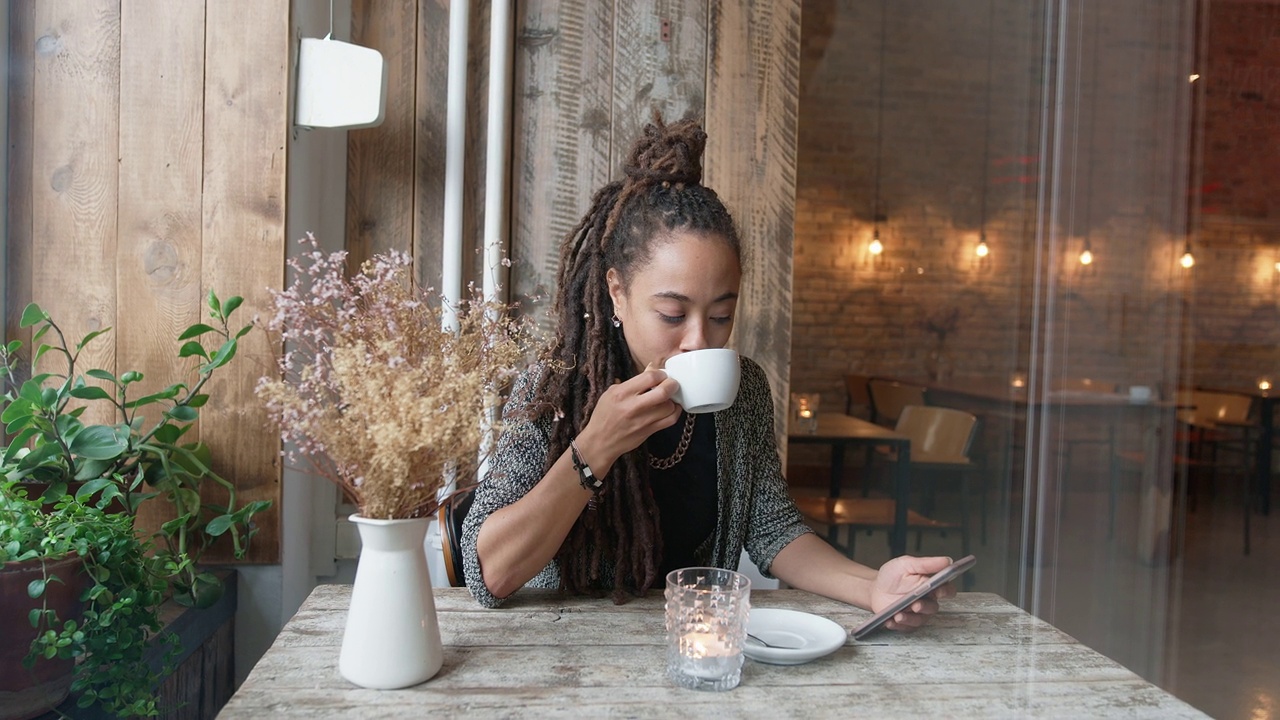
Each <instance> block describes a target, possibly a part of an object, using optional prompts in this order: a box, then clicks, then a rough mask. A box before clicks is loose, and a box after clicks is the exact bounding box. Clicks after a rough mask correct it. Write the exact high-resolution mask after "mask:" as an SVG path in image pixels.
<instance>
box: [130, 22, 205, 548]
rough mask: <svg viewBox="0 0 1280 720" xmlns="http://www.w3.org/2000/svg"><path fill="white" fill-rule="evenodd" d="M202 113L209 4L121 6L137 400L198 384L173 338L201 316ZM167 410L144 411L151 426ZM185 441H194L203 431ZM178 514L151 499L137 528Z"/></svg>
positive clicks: (150, 526) (133, 394)
mask: <svg viewBox="0 0 1280 720" xmlns="http://www.w3.org/2000/svg"><path fill="white" fill-rule="evenodd" d="M203 117H204V3H203V2H181V3H172V2H167V1H166V0H141V1H139V2H128V3H124V4H123V5H121V15H120V141H119V144H120V180H119V189H120V196H119V201H118V203H117V208H118V213H119V224H118V228H119V241H118V252H117V257H116V282H117V283H118V286H119V287H120V288H121V292H120V294H119V298H118V300H117V304H116V321H115V327H116V330H115V337H116V342H117V350H116V362H117V365H118V367H119V370H120V372H123V371H125V370H137V371H139V372H141V373H142V374H143V379H142V380H141V381H140V382H138V383H137V384H135V385H133V386H131V387H130V390H131V393H130V396H131V397H141V396H143V395H147V394H150V393H154V392H159V391H160V390H162V389H163V388H165V387H167V386H168V385H170V384H172V383H175V382H187V383H190V382H192V381H194V379H195V372H194V368H195V363H193V362H191V361H190V360H189V359H181V358H179V357H178V349H179V347H180V346H181V343H179V342H178V341H177V338H178V336H179V335H180V334H181V333H182V331H183V330H184V329H186V327H187V326H189V325H191V324H193V323H196V322H200V321H201V320H202V318H201V312H200V310H201V305H202V300H203V298H202V296H201V287H200V261H201V236H200V226H201V196H200V185H201V174H202V163H203V161H204V157H203V156H204V141H203V134H204V123H203ZM117 374H119V373H117ZM161 410H162V408H160V407H159V406H152V407H151V408H150V410H149V412H145V413H144V417H146V420H147V423H148V427H150V426H151V425H152V424H154V423H156V422H158V421H159V420H160V412H161ZM186 437H187V438H189V439H190V440H191V441H192V442H194V441H196V440H198V439H199V435H198V428H195V429H193V430H192V431H191V432H189V433H188V434H187V436H186ZM172 517H173V513H172V508H171V507H169V506H168V505H167V504H165V503H163V502H161V501H156V502H147V503H144V504H143V505H142V507H141V508H139V516H138V525H139V527H141V528H145V529H147V530H156V529H158V528H159V525H160V524H161V523H163V522H164V521H166V520H169V519H171V518H172Z"/></svg>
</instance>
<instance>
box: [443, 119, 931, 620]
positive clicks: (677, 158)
mask: <svg viewBox="0 0 1280 720" xmlns="http://www.w3.org/2000/svg"><path fill="white" fill-rule="evenodd" d="M705 145H706V134H705V133H704V132H703V131H702V129H701V128H700V127H699V126H698V125H697V124H696V123H695V122H694V121H691V120H685V121H681V122H678V123H674V124H671V125H663V124H662V122H661V121H660V120H659V121H656V123H655V124H653V125H649V126H647V127H646V128H645V133H644V136H643V137H642V138H640V139H639V140H638V141H637V143H636V145H635V146H634V147H633V148H632V151H631V153H630V155H629V159H628V161H627V163H626V165H625V166H624V170H625V173H626V177H625V179H624V180H621V181H616V182H613V183H610V184H608V185H606V186H605V187H604V188H603V189H601V190H600V191H599V192H598V193H596V196H595V198H594V200H593V202H592V207H591V209H590V211H589V212H588V213H587V215H586V216H585V217H584V218H583V220H582V222H581V223H580V224H579V225H578V227H577V228H575V229H574V230H573V232H571V233H570V234H569V236H568V237H567V238H566V240H565V243H564V247H563V248H562V250H561V271H560V279H559V295H558V297H557V301H556V306H555V307H556V313H557V316H558V321H559V328H558V334H557V337H556V342H555V344H554V346H553V348H552V362H550V363H547V364H544V365H541V366H538V367H536V368H533V369H531V370H530V371H528V372H526V373H525V375H524V376H523V377H522V378H520V380H519V381H518V382H517V383H516V386H515V388H514V389H513V391H512V394H511V399H510V400H509V401H508V404H507V408H506V410H505V414H504V416H505V428H504V431H503V435H502V438H501V440H500V441H499V444H498V448H497V451H496V452H495V454H494V457H493V458H492V459H491V461H490V470H489V473H488V475H487V476H486V478H485V481H484V482H483V483H482V484H481V485H480V486H479V487H478V488H477V490H476V494H475V501H474V504H473V505H472V507H471V510H470V512H469V513H468V515H467V518H466V522H465V525H464V528H463V556H464V562H465V570H466V576H467V585H468V586H469V587H470V588H471V591H472V593H473V594H474V595H475V596H476V598H477V599H478V600H479V601H480V602H481V603H483V604H485V605H489V606H492V605H496V604H498V603H499V602H500V601H501V599H502V598H505V597H506V596H508V595H510V594H511V593H513V592H515V591H516V590H517V589H519V588H520V587H522V586H524V585H526V584H529V585H532V586H537V587H561V586H563V587H564V588H565V589H566V590H567V591H569V592H571V593H603V592H610V591H611V592H612V593H613V595H614V599H615V601H616V602H622V601H623V600H624V599H625V597H627V596H628V595H640V594H643V593H645V591H647V590H648V589H649V588H651V587H655V586H661V585H662V583H663V581H664V579H665V574H666V573H667V572H668V571H670V570H672V569H675V568H679V567H688V566H699V565H709V566H716V567H724V568H731V569H732V568H736V567H737V563H738V559H739V557H740V555H741V552H742V549H743V548H744V547H745V548H746V549H747V551H748V552H749V554H750V556H751V558H752V560H753V561H754V562H755V563H756V565H757V566H758V567H759V568H760V570H761V571H762V572H764V573H766V574H768V575H772V576H774V577H777V578H779V579H781V580H783V581H784V582H786V583H787V584H789V585H791V586H793V587H797V588H801V589H804V590H808V591H810V592H814V593H817V594H820V595H824V596H826V597H830V598H835V599H838V600H842V601H845V602H848V603H851V604H854V605H858V606H860V607H863V608H867V609H871V610H879V609H880V608H883V607H886V606H888V605H889V604H891V603H892V602H893V600H894V599H896V598H897V597H900V596H901V595H902V594H903V593H905V592H906V591H909V590H910V589H912V588H914V587H916V586H917V585H918V584H919V583H920V582H921V581H922V579H923V578H924V577H927V576H928V575H931V574H933V573H934V572H937V571H938V570H941V569H942V568H943V567H945V566H946V565H947V563H948V560H947V559H946V558H911V557H903V558H898V559H896V560H892V561H890V562H888V563H886V564H885V565H884V566H883V567H882V568H881V569H880V570H879V571H878V572H877V571H876V570H873V569H871V568H868V567H866V566H864V565H860V564H858V563H855V562H853V561H852V560H849V559H848V558H846V557H844V556H843V555H841V554H840V553H838V552H836V551H835V550H834V549H833V548H831V546H830V545H828V544H827V543H826V542H824V541H823V540H821V539H819V538H818V537H817V536H816V535H814V534H813V532H812V531H811V530H810V529H809V528H807V527H805V525H804V523H803V522H802V520H801V517H800V513H799V512H798V511H797V510H796V507H795V504H794V503H793V502H792V500H791V499H790V497H789V496H788V494H787V487H786V482H785V480H784V479H783V477H782V472H781V467H780V462H779V458H778V453H777V449H776V445H775V440H774V433H773V402H772V400H771V399H770V394H769V384H768V381H767V380H766V378H765V376H764V373H763V371H762V370H761V369H760V367H759V366H758V365H756V364H755V363H754V362H752V361H751V360H748V359H746V358H743V359H742V361H741V362H742V381H741V386H740V389H739V392H738V397H737V400H736V401H735V402H734V404H733V406H732V407H730V408H728V409H727V410H724V411H721V412H718V413H714V414H708V415H692V414H686V413H684V412H683V410H682V409H681V408H680V406H678V405H677V404H675V403H674V402H672V400H671V398H672V395H673V393H674V392H675V390H676V387H677V385H676V382H675V381H674V380H671V379H669V378H667V377H666V376H665V374H664V373H663V372H662V371H661V370H660V369H659V368H661V367H662V364H663V362H664V361H665V360H666V358H668V357H671V356H672V355H675V354H677V353H682V352H688V351H690V350H698V349H702V348H711V347H723V346H724V345H725V344H726V343H727V342H728V341H729V334H730V332H731V331H732V330H733V317H734V310H735V307H736V305H737V299H738V286H739V282H740V279H741V254H742V253H741V243H740V241H739V238H738V233H737V230H736V228H735V227H734V223H733V220H732V218H731V217H730V216H729V213H728V211H727V210H726V209H725V207H724V204H723V203H721V202H720V199H719V198H718V197H717V196H716V194H715V192H713V191H712V190H710V189H709V188H706V187H704V186H703V185H701V184H700V181H701V179H702V166H701V159H702V151H703V148H704V147H705ZM954 592H955V591H954V588H952V587H950V586H948V587H946V588H944V589H943V590H942V591H940V593H939V594H940V595H951V594H954ZM937 607H938V606H937V601H936V599H935V598H928V599H926V600H922V601H920V602H917V603H915V604H914V605H913V606H912V607H911V608H909V609H908V610H907V611H904V612H901V613H899V614H898V615H896V616H895V617H894V618H893V620H891V621H890V623H889V624H888V627H892V628H898V629H906V628H912V627H916V626H918V625H920V624H922V623H923V622H924V621H925V620H926V618H927V616H929V615H931V614H933V613H935V612H937Z"/></svg>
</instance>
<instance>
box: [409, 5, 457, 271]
mask: <svg viewBox="0 0 1280 720" xmlns="http://www.w3.org/2000/svg"><path fill="white" fill-rule="evenodd" d="M417 38H418V47H417V56H418V65H417V80H416V82H415V83H414V88H415V91H416V94H415V96H414V107H415V111H414V148H413V163H414V165H413V193H414V208H413V269H414V275H415V277H417V279H418V284H419V285H421V286H422V287H433V288H439V287H440V280H441V274H442V273H443V272H444V270H443V267H444V265H443V261H442V256H441V248H442V246H443V237H444V152H445V123H446V110H447V109H448V108H447V107H446V106H447V100H448V91H447V89H448V85H449V3H448V2H447V0H422V2H419V3H418V33H417Z"/></svg>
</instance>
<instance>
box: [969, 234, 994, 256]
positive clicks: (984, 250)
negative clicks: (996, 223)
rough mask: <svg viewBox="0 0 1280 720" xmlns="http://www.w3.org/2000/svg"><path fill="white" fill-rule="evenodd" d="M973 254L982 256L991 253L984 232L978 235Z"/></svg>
mask: <svg viewBox="0 0 1280 720" xmlns="http://www.w3.org/2000/svg"><path fill="white" fill-rule="evenodd" d="M973 254H974V255H977V256H978V257H979V258H984V257H986V256H988V255H990V254H991V248H989V247H987V235H986V233H983V234H982V235H979V236H978V246H977V247H975V248H974V249H973Z"/></svg>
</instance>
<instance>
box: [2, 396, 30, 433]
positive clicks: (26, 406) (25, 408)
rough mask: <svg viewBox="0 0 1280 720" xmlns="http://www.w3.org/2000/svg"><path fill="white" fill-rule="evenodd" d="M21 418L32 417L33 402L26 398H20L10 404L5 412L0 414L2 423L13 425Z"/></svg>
mask: <svg viewBox="0 0 1280 720" xmlns="http://www.w3.org/2000/svg"><path fill="white" fill-rule="evenodd" d="M20 417H31V401H30V400H28V399H26V398H18V399H16V400H14V401H13V402H11V403H9V406H8V407H6V408H5V409H4V412H2V413H0V422H4V423H6V424H7V423H11V422H13V421H14V420H17V419H18V418H20ZM10 432H13V431H12V430H11V431H10Z"/></svg>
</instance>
